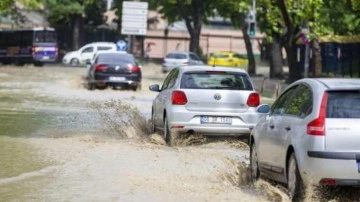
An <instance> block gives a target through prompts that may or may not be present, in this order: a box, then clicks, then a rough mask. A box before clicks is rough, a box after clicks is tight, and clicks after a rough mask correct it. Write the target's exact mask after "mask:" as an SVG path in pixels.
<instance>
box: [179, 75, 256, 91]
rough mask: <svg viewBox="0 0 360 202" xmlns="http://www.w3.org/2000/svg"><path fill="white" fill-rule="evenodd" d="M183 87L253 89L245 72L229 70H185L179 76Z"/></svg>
mask: <svg viewBox="0 0 360 202" xmlns="http://www.w3.org/2000/svg"><path fill="white" fill-rule="evenodd" d="M180 88H183V89H228V90H253V87H252V85H251V82H250V79H249V77H248V76H247V75H246V74H242V73H229V72H225V73H224V72H216V71H215V72H213V71H212V72H187V73H184V74H183V75H182V77H181V84H180Z"/></svg>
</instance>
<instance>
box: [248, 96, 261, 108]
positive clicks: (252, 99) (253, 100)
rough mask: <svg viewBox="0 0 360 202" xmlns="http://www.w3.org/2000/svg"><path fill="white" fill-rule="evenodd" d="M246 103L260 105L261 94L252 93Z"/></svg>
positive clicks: (250, 105)
mask: <svg viewBox="0 0 360 202" xmlns="http://www.w3.org/2000/svg"><path fill="white" fill-rule="evenodd" d="M246 104H247V105H248V106H249V107H257V106H259V105H260V95H259V93H251V94H250V95H249V97H248V100H247V102H246Z"/></svg>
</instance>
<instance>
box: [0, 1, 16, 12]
mask: <svg viewBox="0 0 360 202" xmlns="http://www.w3.org/2000/svg"><path fill="white" fill-rule="evenodd" d="M13 4H14V0H1V1H0V14H2V13H5V12H7V11H8V10H9V9H10V8H11V7H12V5H13Z"/></svg>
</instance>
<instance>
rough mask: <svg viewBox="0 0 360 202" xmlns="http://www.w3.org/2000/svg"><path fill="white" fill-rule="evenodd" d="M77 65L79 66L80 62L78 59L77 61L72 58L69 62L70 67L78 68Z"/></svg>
mask: <svg viewBox="0 0 360 202" xmlns="http://www.w3.org/2000/svg"><path fill="white" fill-rule="evenodd" d="M79 64H80V62H79V59H77V58H72V59H71V60H70V65H71V66H78V65H79Z"/></svg>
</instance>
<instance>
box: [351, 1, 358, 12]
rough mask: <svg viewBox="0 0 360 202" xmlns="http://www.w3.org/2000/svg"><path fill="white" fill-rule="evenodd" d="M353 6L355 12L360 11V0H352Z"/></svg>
mask: <svg viewBox="0 0 360 202" xmlns="http://www.w3.org/2000/svg"><path fill="white" fill-rule="evenodd" d="M351 6H352V9H353V10H354V11H360V1H359V0H351Z"/></svg>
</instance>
